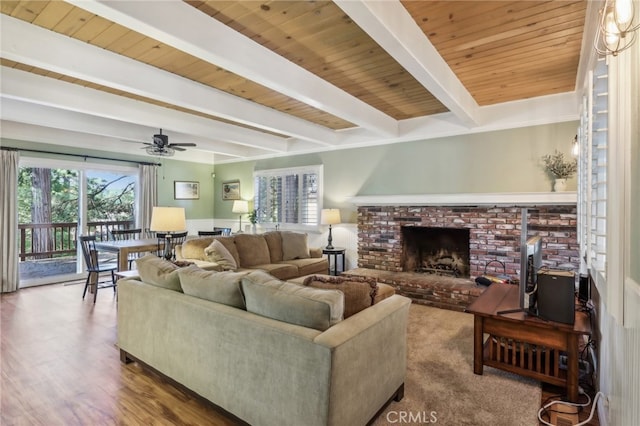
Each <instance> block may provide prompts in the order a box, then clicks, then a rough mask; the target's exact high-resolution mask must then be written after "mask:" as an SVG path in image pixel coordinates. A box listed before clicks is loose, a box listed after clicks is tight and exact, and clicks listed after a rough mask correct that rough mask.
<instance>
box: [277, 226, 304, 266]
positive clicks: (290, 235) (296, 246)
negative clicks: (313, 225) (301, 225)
mask: <svg viewBox="0 0 640 426" xmlns="http://www.w3.org/2000/svg"><path fill="white" fill-rule="evenodd" d="M280 235H281V236H282V260H292V259H307V258H309V246H308V245H307V234H302V233H300V232H291V231H282V232H281V233H280Z"/></svg>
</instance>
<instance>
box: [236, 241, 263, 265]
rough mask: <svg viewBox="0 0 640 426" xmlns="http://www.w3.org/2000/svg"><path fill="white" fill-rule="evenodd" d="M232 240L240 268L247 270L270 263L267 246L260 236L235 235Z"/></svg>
mask: <svg viewBox="0 0 640 426" xmlns="http://www.w3.org/2000/svg"><path fill="white" fill-rule="evenodd" d="M234 238H235V240H236V248H237V249H238V255H239V256H240V266H242V267H243V268H248V267H252V266H254V265H262V264H265V263H271V257H270V256H269V246H267V241H266V240H265V239H264V237H263V236H262V235H254V234H237V235H236V236H235V237H234Z"/></svg>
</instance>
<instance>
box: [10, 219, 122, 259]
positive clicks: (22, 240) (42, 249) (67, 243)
mask: <svg viewBox="0 0 640 426" xmlns="http://www.w3.org/2000/svg"><path fill="white" fill-rule="evenodd" d="M132 227H133V221H132V220H126V221H98V222H89V223H87V228H88V234H89V235H95V236H96V239H97V240H98V241H105V240H108V239H109V238H110V236H111V231H113V230H115V229H130V228H132ZM18 231H19V254H20V261H21V262H23V261H25V260H27V259H49V258H53V257H60V256H65V255H66V256H69V255H75V254H76V241H77V240H78V235H79V234H78V224H77V223H76V222H59V223H24V224H20V225H18Z"/></svg>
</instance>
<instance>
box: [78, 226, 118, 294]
mask: <svg viewBox="0 0 640 426" xmlns="http://www.w3.org/2000/svg"><path fill="white" fill-rule="evenodd" d="M78 240H79V242H80V245H81V247H82V255H83V257H84V262H85V263H86V265H87V280H86V281H85V284H84V291H83V292H82V300H84V297H85V296H86V294H87V289H88V288H89V285H95V288H94V293H93V303H96V299H97V298H98V289H101V288H108V287H113V292H114V294H115V292H116V276H115V271H117V270H118V264H117V263H106V262H105V263H101V262H100V257H99V256H98V250H96V236H95V235H81V236H79V237H78ZM103 272H110V273H111V282H108V281H102V282H100V274H101V273H103Z"/></svg>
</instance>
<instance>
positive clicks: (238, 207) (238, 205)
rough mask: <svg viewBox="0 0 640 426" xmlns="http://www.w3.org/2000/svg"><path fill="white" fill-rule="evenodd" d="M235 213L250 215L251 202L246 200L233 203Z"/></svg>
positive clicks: (232, 209)
mask: <svg viewBox="0 0 640 426" xmlns="http://www.w3.org/2000/svg"><path fill="white" fill-rule="evenodd" d="M231 211H232V212H233V213H240V214H243V213H249V202H248V201H246V200H236V201H234V202H233V207H232V208H231Z"/></svg>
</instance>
